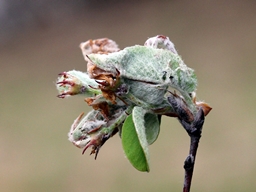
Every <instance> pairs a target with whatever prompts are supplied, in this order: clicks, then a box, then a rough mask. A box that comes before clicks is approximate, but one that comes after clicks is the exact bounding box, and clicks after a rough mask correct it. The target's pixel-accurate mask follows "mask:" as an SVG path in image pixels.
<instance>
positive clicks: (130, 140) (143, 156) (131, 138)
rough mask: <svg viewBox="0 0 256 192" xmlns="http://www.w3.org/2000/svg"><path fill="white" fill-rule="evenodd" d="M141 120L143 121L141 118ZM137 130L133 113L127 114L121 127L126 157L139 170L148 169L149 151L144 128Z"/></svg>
mask: <svg viewBox="0 0 256 192" xmlns="http://www.w3.org/2000/svg"><path fill="white" fill-rule="evenodd" d="M142 121H144V120H143V119H142ZM138 131H139V134H138V133H137V130H136V128H135V124H134V122H133V114H131V115H129V116H128V117H127V118H126V120H125V122H124V125H123V127H122V144H123V149H124V152H125V155H126V157H127V158H128V159H129V161H130V163H131V164H132V165H133V166H134V167H135V168H136V169H137V170H139V171H147V172H148V171H149V153H148V143H147V140H146V134H145V130H138Z"/></svg>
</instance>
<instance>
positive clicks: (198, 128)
mask: <svg viewBox="0 0 256 192" xmlns="http://www.w3.org/2000/svg"><path fill="white" fill-rule="evenodd" d="M168 101H169V103H170V104H171V106H172V107H173V109H174V110H175V111H176V113H177V114H178V116H179V117H178V119H179V121H180V123H181V125H182V126H183V127H184V129H185V130H186V131H187V133H188V135H189V136H190V149H189V155H188V157H187V158H186V159H185V162H184V169H185V177H184V185H183V192H189V191H190V187H191V182H192V176H193V171H194V165H195V159H196V152H197V148H198V144H199V141H200V138H201V133H202V128H203V124H204V112H203V110H202V108H200V109H199V110H198V112H197V114H196V116H195V118H194V120H193V121H192V122H188V115H189V114H188V113H187V112H186V111H188V109H186V108H185V106H186V105H184V103H182V102H180V101H181V100H180V99H178V98H177V97H176V96H175V97H173V96H170V97H168Z"/></svg>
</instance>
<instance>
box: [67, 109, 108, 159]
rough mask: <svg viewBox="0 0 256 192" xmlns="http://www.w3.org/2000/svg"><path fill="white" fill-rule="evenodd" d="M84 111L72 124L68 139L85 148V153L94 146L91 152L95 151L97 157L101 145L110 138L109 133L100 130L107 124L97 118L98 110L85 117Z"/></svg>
mask: <svg viewBox="0 0 256 192" xmlns="http://www.w3.org/2000/svg"><path fill="white" fill-rule="evenodd" d="M83 115H84V114H83V113H82V114H81V115H79V116H78V117H77V118H76V120H75V121H74V123H73V124H72V126H71V129H70V132H69V133H68V139H69V141H71V142H72V143H73V144H74V145H75V146H77V147H79V148H84V150H83V154H84V152H85V151H86V149H88V148H89V147H90V146H92V151H91V154H94V153H95V159H96V158H97V155H98V152H99V150H100V147H101V146H102V145H103V144H104V143H105V141H106V140H107V139H106V138H109V137H110V135H109V134H104V133H101V132H100V128H101V127H102V126H104V125H106V121H104V120H99V119H96V115H97V112H96V111H92V112H91V113H89V114H88V115H87V116H85V117H84V118H83Z"/></svg>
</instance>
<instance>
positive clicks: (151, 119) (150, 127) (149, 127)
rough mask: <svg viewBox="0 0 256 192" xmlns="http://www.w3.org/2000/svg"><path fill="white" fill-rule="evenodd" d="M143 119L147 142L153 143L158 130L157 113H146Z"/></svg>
mask: <svg viewBox="0 0 256 192" xmlns="http://www.w3.org/2000/svg"><path fill="white" fill-rule="evenodd" d="M144 120H145V128H146V136H147V141H148V144H149V145H151V144H153V143H154V142H155V141H156V139H157V137H158V135H159V132H160V122H159V120H158V115H156V114H152V113H147V114H145V116H144Z"/></svg>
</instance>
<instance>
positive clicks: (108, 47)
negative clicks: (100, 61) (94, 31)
mask: <svg viewBox="0 0 256 192" xmlns="http://www.w3.org/2000/svg"><path fill="white" fill-rule="evenodd" d="M80 48H81V49H82V51H83V55H84V57H85V56H86V55H87V54H90V53H105V54H106V53H113V52H116V51H119V48H118V45H117V44H116V42H115V41H113V40H111V39H108V38H102V39H95V40H92V39H90V40H88V41H86V42H83V43H81V44H80Z"/></svg>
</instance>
